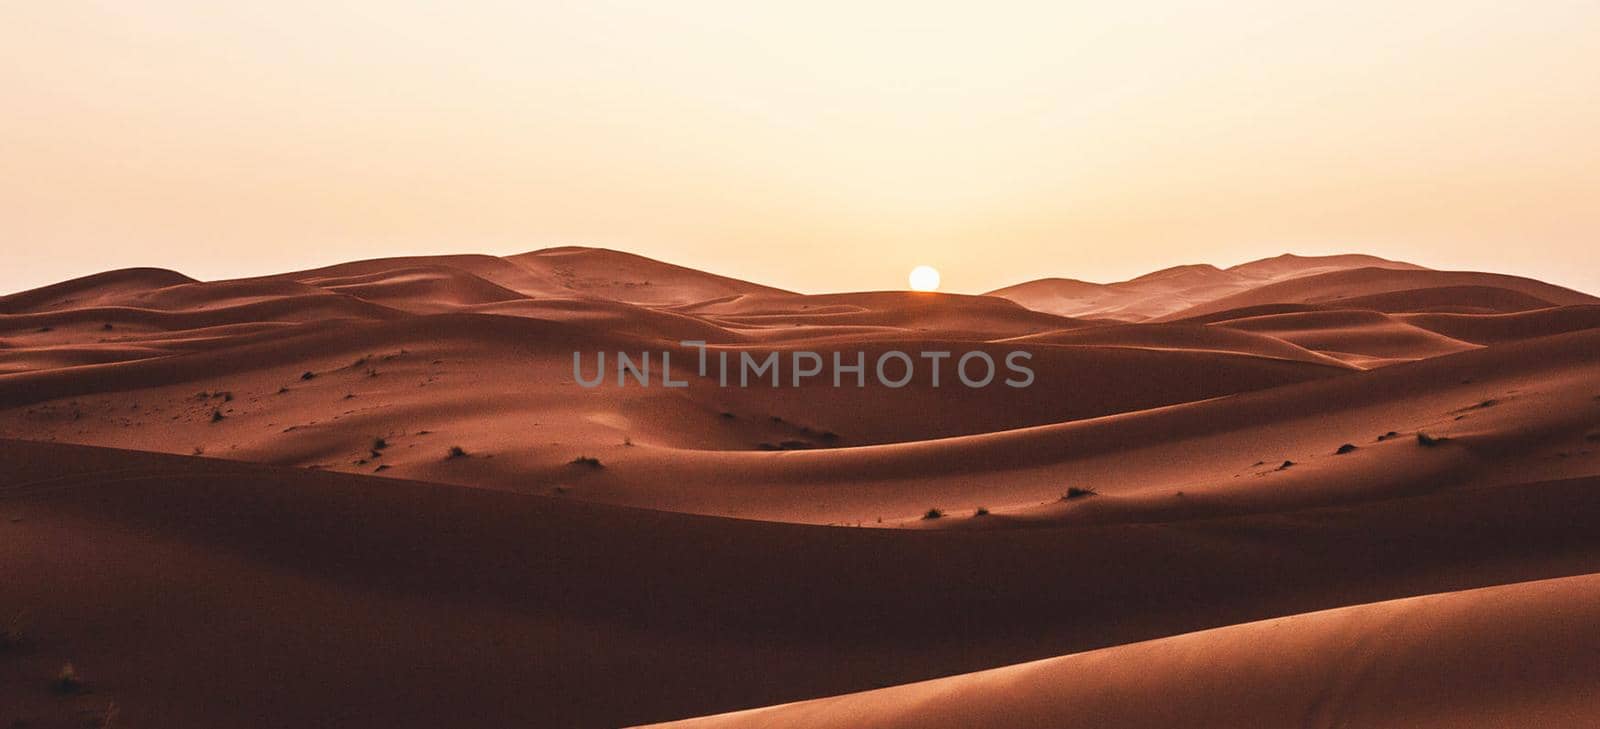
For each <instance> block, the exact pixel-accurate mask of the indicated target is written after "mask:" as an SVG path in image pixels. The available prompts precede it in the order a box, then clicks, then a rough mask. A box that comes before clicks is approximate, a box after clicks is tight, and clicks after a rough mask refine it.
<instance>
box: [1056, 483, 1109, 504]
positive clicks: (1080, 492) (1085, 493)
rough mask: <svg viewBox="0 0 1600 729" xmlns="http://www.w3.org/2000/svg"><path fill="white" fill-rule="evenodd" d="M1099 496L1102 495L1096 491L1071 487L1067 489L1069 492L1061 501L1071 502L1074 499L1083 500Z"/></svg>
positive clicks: (1062, 496) (1063, 495)
mask: <svg viewBox="0 0 1600 729" xmlns="http://www.w3.org/2000/svg"><path fill="white" fill-rule="evenodd" d="M1099 495H1100V492H1099V491H1096V490H1094V489H1086V488H1080V487H1078V486H1071V487H1068V488H1067V492H1066V493H1065V494H1062V495H1061V500H1062V501H1071V500H1073V499H1082V498H1086V497H1089V496H1099Z"/></svg>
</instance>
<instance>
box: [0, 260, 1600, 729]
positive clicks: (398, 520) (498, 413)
mask: <svg viewBox="0 0 1600 729" xmlns="http://www.w3.org/2000/svg"><path fill="white" fill-rule="evenodd" d="M685 341H692V342H703V343H704V345H703V346H704V348H705V349H704V352H705V353H706V356H707V357H708V362H709V363H711V364H710V365H709V366H708V370H707V372H706V373H705V374H701V373H700V372H699V371H698V367H697V365H698V358H699V356H700V355H701V351H702V350H701V349H700V348H699V346H697V345H693V344H684V342H685ZM802 351H805V352H811V351H814V352H817V353H819V356H820V357H832V356H833V355H835V354H837V355H839V356H840V357H854V356H857V353H859V356H861V357H862V361H864V362H867V363H872V362H875V361H876V360H877V358H878V357H879V356H880V355H883V354H884V353H887V352H891V351H903V352H910V353H913V354H912V356H913V357H914V356H916V354H917V353H922V352H949V353H954V354H957V355H959V354H962V353H981V354H983V355H985V356H988V357H990V358H991V359H992V360H993V361H999V362H1003V361H1005V358H1006V356H1007V355H1008V353H1012V352H1016V351H1025V352H1026V353H1027V354H1028V355H1029V357H1028V359H1027V360H1026V362H1027V365H1028V367H1029V371H1030V372H1031V374H1032V377H1033V381H1032V383H1031V384H1030V385H1029V386H1027V387H1010V386H1006V385H1004V384H998V383H996V384H991V385H989V386H984V387H968V386H965V385H962V384H960V382H959V380H956V379H953V378H954V377H955V375H954V374H952V371H951V370H949V369H946V371H945V380H944V381H943V383H942V384H940V385H939V386H935V385H934V384H933V383H932V381H931V379H929V378H927V377H926V376H925V373H926V370H919V371H918V376H917V377H915V378H913V379H912V381H910V382H909V383H908V384H906V385H905V386H903V387H895V388H891V387H886V386H883V385H881V384H879V383H876V382H874V383H873V384H871V385H869V386H864V387H856V386H854V385H853V383H850V382H848V381H845V382H844V385H843V386H841V387H834V386H833V382H832V381H831V379H829V378H827V377H815V378H812V379H809V380H805V381H803V382H802V383H801V384H800V385H798V386H796V385H793V383H792V382H791V381H790V380H789V379H788V378H789V376H790V374H791V373H790V371H789V369H788V367H789V364H787V363H788V362H789V361H790V360H789V359H788V358H789V357H792V356H793V355H794V353H796V352H802ZM602 352H604V353H606V355H607V357H608V359H607V366H608V367H611V368H613V369H614V368H615V363H616V359H615V358H616V356H617V354H618V353H628V354H629V356H632V357H636V358H644V357H645V356H646V353H649V354H648V357H649V362H650V366H651V367H652V368H654V369H652V372H651V375H652V376H653V377H655V378H656V379H655V380H654V381H653V384H652V386H649V387H643V386H638V385H637V384H632V385H629V386H617V385H616V384H615V377H616V373H615V372H612V373H610V375H609V376H608V379H607V384H605V385H602V386H599V387H594V388H589V387H583V386H580V385H579V384H578V383H577V382H576V381H575V378H574V370H573V367H574V353H578V355H579V356H578V359H579V362H580V364H581V365H583V367H585V368H593V367H594V366H596V364H595V363H596V362H597V359H596V357H597V356H598V355H599V353H602ZM663 353H666V354H667V355H668V356H670V359H671V362H672V369H673V374H674V376H675V377H677V378H681V379H682V381H684V382H685V383H686V386H684V387H665V386H662V385H661V382H660V380H659V375H660V374H661V372H660V369H659V368H660V367H661V366H662V361H663V360H662V359H661V357H662V354H663ZM765 353H776V354H777V355H778V356H779V359H778V361H780V362H784V363H785V364H784V365H783V367H784V368H785V369H784V370H783V372H782V377H781V378H780V379H781V380H782V385H781V386H778V387H773V386H770V385H766V384H758V385H756V386H751V387H742V388H741V387H729V386H722V385H721V384H719V382H718V381H717V377H718V374H717V372H716V365H715V362H716V361H717V358H718V357H720V356H722V355H727V356H728V357H730V358H731V359H732V360H733V361H735V362H738V361H739V357H741V356H742V355H751V356H762V355H764V354H765ZM921 364H922V365H926V363H925V362H923V363H921ZM871 366H872V365H871V364H868V365H867V367H868V368H870V367H871ZM945 366H946V367H947V368H948V367H952V366H954V365H952V364H950V362H949V361H947V362H946V365H945ZM1003 374H1004V373H1002V376H1003ZM1596 488H1600V299H1596V298H1595V297H1593V296H1590V295H1588V294H1584V293H1581V292H1576V291H1571V290H1568V289H1563V288H1560V287H1556V286H1551V285H1548V284H1544V283H1542V282H1538V281H1533V280H1530V279H1525V278H1518V277H1514V276H1506V275H1499V274H1492V273H1477V272H1452V271H1435V270H1429V269H1424V268H1421V267H1418V266H1414V265H1411V264H1406V263H1400V262H1394V261H1386V260H1383V259H1378V258H1374V257H1371V256H1362V255H1347V256H1327V257H1298V256H1282V257H1277V258H1271V259H1266V260H1262V261H1256V262H1251V263H1246V264H1242V265H1239V266H1234V267H1232V268H1227V269H1220V268H1216V267H1213V266H1208V265H1184V266H1178V267H1174V268H1169V269H1165V270H1162V271H1157V272H1155V273H1151V274H1147V275H1145V276H1140V277H1138V278H1135V279H1132V280H1129V281H1124V282H1119V283H1111V284H1093V283H1085V282H1081V281H1073V280H1068V279H1043V280H1039V281H1032V282H1028V283H1024V284H1019V285H1017V286H1012V287H1008V288H1005V289H1001V290H999V291H995V292H991V293H990V294H987V295H981V296H966V295H951V294H928V293H912V292H898V291H880V292H856V293H836V294H823V295H805V294H799V293H793V292H788V291H783V290H780V289H775V288H771V287H767V286H762V285H759V284H756V283H749V282H744V281H739V280H736V279H732V278H727V277H723V276H718V275H714V274H709V273H704V272H700V271H696V270H694V269H690V268H684V267H681V266H675V265H672V264H668V263H664V262H660V261H654V260H651V259H648V258H644V257H640V256H635V255H631V254H625V253H619V252H615V251H608V250H601V249H591V248H558V249H550V250H544V251H535V252H532V253H527V254H522V255H517V256H509V257H494V256H478V255H453V256H432V257H407V258H390V259H380V260H372V261H358V262H352V263H345V264H339V265H335V266H328V267H323V268H319V269H315V270H310V271H299V272H291V273H285V274H280V275H273V276H264V277H257V278H250V279H240V280H228V281H211V282H202V281H196V280H193V279H190V278H188V277H186V276H184V275H182V274H180V273H176V272H173V271H166V270H161V269H127V270H121V271H111V272H106V273H101V274H95V275H92V276H86V277H83V278H79V279H74V280H72V281H67V282H63V283H59V284H55V285H51V286H46V287H43V288H39V289H35V290H32V291H26V292H21V293H16V294H12V295H9V296H4V297H0V540H3V543H4V544H5V545H6V548H5V549H3V550H0V726H13V725H16V726H35V727H55V726H84V725H95V724H94V723H93V722H96V721H100V720H102V719H103V718H104V715H105V714H106V713H107V712H108V711H109V710H110V709H111V708H112V704H115V710H116V712H115V713H116V714H117V715H118V717H120V718H119V721H120V722H122V723H119V724H117V726H122V725H124V724H125V725H126V726H162V727H215V726H229V727H253V726H259V727H279V726H323V725H339V726H361V727H366V726H371V727H394V726H419V727H421V726H442V725H453V724H456V723H460V722H461V721H463V719H462V717H465V716H470V717H472V718H471V720H470V723H472V724H473V725H476V726H578V727H604V726H621V725H628V724H648V723H651V722H667V721H674V720H688V721H687V722H686V724H685V725H686V726H785V727H786V726H840V727H843V726H869V727H870V726H884V727H889V726H906V727H910V726H995V727H1002V728H1004V727H1034V726H1037V727H1046V726H1049V727H1054V726H1174V725H1183V726H1218V727H1223V726H1322V725H1339V724H1349V725H1352V726H1408V727H1409V726H1441V727H1443V726H1452V727H1454V726H1483V727H1490V726H1572V727H1578V726H1587V725H1590V724H1592V723H1593V722H1592V718H1593V717H1594V716H1595V715H1596V713H1597V712H1600V706H1597V705H1595V703H1594V701H1593V699H1592V698H1591V697H1590V694H1591V693H1592V692H1590V691H1587V688H1588V686H1587V684H1588V683H1591V682H1592V680H1591V679H1592V677H1593V676H1594V675H1595V674H1596V670H1597V669H1600V665H1597V664H1596V662H1595V656H1594V655H1593V651H1592V650H1588V649H1587V648H1586V646H1589V645H1591V644H1593V643H1594V638H1595V636H1594V635H1592V632H1593V631H1592V629H1591V628H1590V627H1588V626H1590V625H1592V624H1594V622H1595V620H1594V619H1595V617H1596V615H1594V610H1593V609H1592V608H1591V607H1589V606H1590V605H1592V604H1593V603H1594V602H1595V598H1596V594H1595V590H1596V583H1595V580H1596V577H1595V576H1594V575H1596V574H1600V532H1596V530H1595V529H1594V528H1593V524H1594V523H1595V522H1596V519H1600V513H1597V510H1600V500H1597V499H1596V498H1594V495H1595V493H1596V490H1595V489H1596ZM13 616H15V617H13ZM69 662H70V663H71V664H72V665H73V667H74V670H75V671H77V672H78V673H79V674H80V676H81V680H82V681H83V686H81V687H77V688H72V687H67V688H63V687H62V686H60V685H59V684H58V685H56V686H55V688H54V689H52V683H51V681H52V678H53V677H55V676H56V675H57V674H58V673H59V672H60V671H61V669H62V666H63V664H66V663H69ZM796 702H798V703H796ZM728 712H733V713H728ZM696 717H699V718H696ZM18 722H21V723H20V724H19V723H18Z"/></svg>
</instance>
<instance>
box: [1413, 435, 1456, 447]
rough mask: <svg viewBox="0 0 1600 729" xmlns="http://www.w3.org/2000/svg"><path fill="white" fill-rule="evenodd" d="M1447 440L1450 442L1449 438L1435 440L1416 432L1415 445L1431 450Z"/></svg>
mask: <svg viewBox="0 0 1600 729" xmlns="http://www.w3.org/2000/svg"><path fill="white" fill-rule="evenodd" d="M1447 440H1450V439H1449V438H1435V437H1433V436H1431V435H1428V434H1427V433H1424V432H1422V431H1417V444H1418V445H1422V446H1426V447H1428V448H1432V447H1434V446H1436V445H1439V444H1440V443H1443V442H1445V441H1447Z"/></svg>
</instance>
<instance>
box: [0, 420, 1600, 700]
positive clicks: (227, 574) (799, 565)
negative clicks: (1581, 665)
mask: <svg viewBox="0 0 1600 729" xmlns="http://www.w3.org/2000/svg"><path fill="white" fill-rule="evenodd" d="M0 466H3V467H0V516H3V517H4V518H3V519H0V533H3V534H5V535H6V539H7V543H8V545H10V548H8V550H7V551H6V552H5V553H4V556H3V557H0V578H3V579H0V600H3V604H5V605H7V606H15V607H18V608H20V609H24V610H27V611H28V613H27V615H28V618H27V628H26V633H25V635H26V640H27V643H26V649H25V650H24V651H23V652H21V653H18V654H7V655H6V656H5V657H3V658H0V660H3V661H5V663H0V665H3V666H5V671H7V673H6V674H4V675H5V676H7V678H6V679H5V680H4V681H0V706H9V707H17V708H15V709H13V711H15V712H17V713H15V714H13V716H15V717H16V718H23V719H27V720H30V721H31V722H32V723H33V725H36V726H51V725H54V722H53V720H52V719H51V717H61V716H63V715H67V714H69V712H70V714H75V713H77V712H78V711H80V710H86V711H87V710H93V709H94V708H96V707H103V706H104V704H105V702H108V701H116V702H117V703H118V705H119V706H120V707H122V712H123V719H124V721H126V722H128V723H129V724H130V725H148V724H159V725H162V726H178V727H183V726H217V725H226V726H284V725H296V724H299V725H305V724H315V723H317V722H318V721H321V720H323V719H324V718H326V717H328V716H342V717H345V719H344V721H347V722H350V723H353V724H357V725H373V726H437V725H438V724H439V723H441V722H443V723H451V722H453V721H455V720H456V719H454V718H452V717H458V716H459V714H460V712H461V711H462V708H461V707H464V706H470V707H473V709H472V711H473V715H474V721H475V722H476V723H480V724H485V725H493V726H501V725H510V724H515V723H517V722H528V723H532V724H534V725H540V726H617V725H621V724H626V723H641V722H646V721H651V720H663V719H671V718H681V717H686V716H693V715H700V714H709V713H715V712H719V711H726V710H732V709H738V708H747V707H751V706H759V705H765V704H772V703H779V702H784V701H792V700H796V699H802V698H809V697H815V696H824V695H832V694H839V693H845V692H850V691H857V690H862V689H867V688H875V687H878V686H882V685H886V684H893V683H904V682H908V681H916V680H923V679H928V678H934V677H938V676H943V675H951V674H955V673H962V672H970V671H975V670H980V669H986V668H990V667H993V666H998V665H1004V664H1009V663H1016V662H1019V661H1026V660H1031V659H1037V658H1044V657H1048V656H1052V655H1060V654H1064V653H1072V652H1077V651H1083V650H1091V649H1095V648H1100V647H1106V646H1112V645H1119V644H1123V643H1128V642H1130V641H1138V640H1146V639H1152V638H1158V637H1161V636H1167V635H1175V634H1179V633H1186V632H1190V631H1195V630H1204V629H1207V628H1212V627H1219V626H1223V625H1230V624H1234V623H1239V622H1246V621H1250V620H1258V619H1263V618H1270V617H1275V616H1282V615H1291V614H1297V613H1303V612H1307V611H1311V610H1318V609H1324V608H1328V607H1335V606H1340V605H1349V604H1358V603H1364V602H1373V601H1377V600H1385V599H1392V598H1396V597H1404V596H1411V595H1419V594H1428V593H1434V592H1439V591H1447V590H1459V589H1467V588H1472V587H1479V586H1485V585H1493V584H1504V583H1508V582H1516V581H1523V580H1531V579H1543V578H1549V577H1557V576H1564V575H1575V574H1584V573H1587V572H1593V571H1600V549H1596V547H1597V545H1596V544H1595V543H1594V540H1593V538H1592V528H1591V526H1592V524H1593V522H1594V520H1595V519H1596V518H1600V513H1596V509H1597V508H1600V502H1597V501H1596V500H1595V499H1593V498H1592V494H1593V490H1594V489H1595V488H1596V487H1597V483H1596V481H1595V479H1594V478H1587V479H1580V480H1568V481H1553V482H1544V483H1517V484H1514V485H1507V486H1500V487H1484V488H1477V489H1469V490H1464V491H1459V492H1453V493H1436V494H1431V495H1423V496H1413V497H1406V498H1398V499H1390V500H1385V501H1383V502H1377V503H1372V504H1369V505H1352V506H1349V507H1343V508H1337V509H1323V510H1312V511H1284V512H1281V513H1276V514H1262V515H1255V516H1244V517H1233V518H1228V519H1210V520H1202V521H1193V522H1172V523H1168V524H1161V525H1152V524H1124V525H1102V526H1093V527H1077V528H1055V529H1030V530H986V531H977V532H967V531H943V532H926V531H916V530H904V531H902V530H886V529H841V528H836V527H834V528H830V527H807V526H800V525H789V524H776V523H769V522H751V521H740V520H726V519H712V518H705V517H695V516H691V515H683V514H672V513H664V512H659V511H646V510H634V509H621V508H615V507H605V506H600V505H594V504H585V503H581V502H576V501H573V500H571V499H567V498H557V497H550V496H539V495H523V494H510V493H505V492H497V491H488V490H481V489H470V488H460V487H452V486H441V485H436V484H426V483H417V482H412V481H404V480H395V479H372V478H367V477H360V476H351V475H345V474H332V473H320V472H316V471H307V470H303V469H282V468H274V467H267V466H259V465H254V464H247V463H239V462H232V461H223V460H216V459H205V458H189V457H182V456H169V455H161V454H150V453H135V452H127V451H116V450H109V449H99V448H89V447H82V446H67V445H58V444H44V443H27V442H19V441H9V442H0ZM1402 545H1403V546H1402ZM1397 550H1403V553H1404V554H1405V555H1406V558H1405V559H1396V556H1397V554H1398V553H1397ZM84 565H94V566H95V567H94V569H82V568H80V567H81V566H84ZM776 575H782V579H775V576H776ZM1063 616H1070V619H1063ZM64 661H72V662H73V663H74V665H75V666H76V667H77V668H78V669H79V670H80V671H81V672H82V674H83V676H84V677H85V680H86V681H88V682H89V685H90V686H91V687H92V688H93V692H92V693H89V694H85V695H82V696H79V697H74V698H68V699H65V700H64V699H63V698H62V697H60V696H57V695H54V694H51V693H50V692H49V691H48V689H47V688H46V687H45V681H44V678H43V677H47V676H49V675H52V674H53V672H54V671H55V670H56V669H57V668H58V667H59V666H60V664H61V663H62V662H64ZM30 676H36V677H39V678H37V679H29V678H28V677H30ZM269 679H270V680H269ZM553 696H555V697H560V699H559V700H552V699H551V697H553ZM618 697H627V700H626V701H622V700H619V698H618ZM67 718H72V717H71V716H70V715H68V716H67Z"/></svg>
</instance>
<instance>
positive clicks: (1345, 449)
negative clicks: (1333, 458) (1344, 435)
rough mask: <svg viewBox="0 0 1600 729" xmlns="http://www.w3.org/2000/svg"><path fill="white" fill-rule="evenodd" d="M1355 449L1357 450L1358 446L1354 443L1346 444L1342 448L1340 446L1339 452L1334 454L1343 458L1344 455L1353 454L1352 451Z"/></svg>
mask: <svg viewBox="0 0 1600 729" xmlns="http://www.w3.org/2000/svg"><path fill="white" fill-rule="evenodd" d="M1355 449H1356V446H1355V444H1354V443H1346V444H1344V445H1342V446H1339V450H1336V451H1334V454H1336V455H1341V456H1342V455H1344V454H1346V453H1349V452H1351V451H1353V450H1355Z"/></svg>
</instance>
